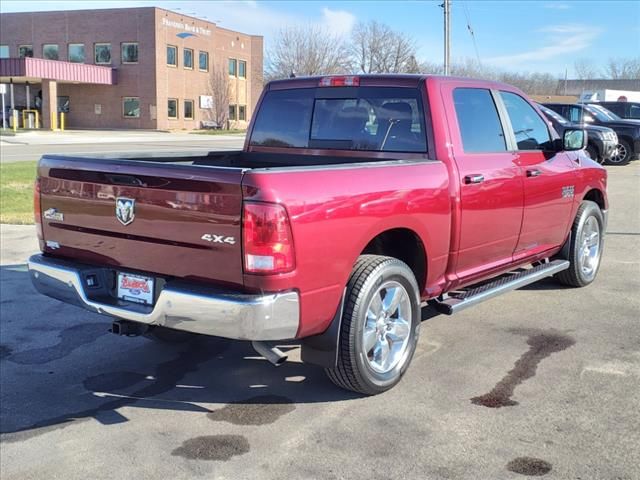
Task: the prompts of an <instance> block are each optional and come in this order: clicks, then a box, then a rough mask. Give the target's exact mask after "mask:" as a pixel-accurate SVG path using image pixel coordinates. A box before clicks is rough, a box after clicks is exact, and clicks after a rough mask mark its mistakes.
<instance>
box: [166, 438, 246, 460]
mask: <svg viewBox="0 0 640 480" xmlns="http://www.w3.org/2000/svg"><path fill="white" fill-rule="evenodd" d="M249 450H250V447H249V441H248V440H247V439H246V438H245V437H243V436H242V435H208V436H204V437H195V438H190V439H189V440H186V441H185V442H183V443H182V445H181V446H180V447H178V448H176V449H175V450H174V451H173V452H171V455H174V456H176V457H183V458H187V459H189V460H217V461H223V462H226V461H227V460H229V459H231V458H232V457H235V456H237V455H244V454H245V453H248V452H249Z"/></svg>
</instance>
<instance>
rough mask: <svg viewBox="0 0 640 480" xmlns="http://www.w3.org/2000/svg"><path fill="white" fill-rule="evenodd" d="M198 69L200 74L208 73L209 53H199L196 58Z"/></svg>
mask: <svg viewBox="0 0 640 480" xmlns="http://www.w3.org/2000/svg"><path fill="white" fill-rule="evenodd" d="M198 68H199V69H200V71H201V72H208V71H209V52H200V55H199V57H198Z"/></svg>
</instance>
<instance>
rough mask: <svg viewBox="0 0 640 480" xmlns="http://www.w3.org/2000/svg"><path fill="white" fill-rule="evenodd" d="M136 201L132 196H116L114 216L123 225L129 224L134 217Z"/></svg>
mask: <svg viewBox="0 0 640 480" xmlns="http://www.w3.org/2000/svg"><path fill="white" fill-rule="evenodd" d="M135 207H136V201H135V200H134V199H133V198H125V197H118V198H116V218H117V219H118V220H119V221H120V223H121V224H123V225H129V224H130V223H131V222H133V219H134V218H135V217H136V211H135Z"/></svg>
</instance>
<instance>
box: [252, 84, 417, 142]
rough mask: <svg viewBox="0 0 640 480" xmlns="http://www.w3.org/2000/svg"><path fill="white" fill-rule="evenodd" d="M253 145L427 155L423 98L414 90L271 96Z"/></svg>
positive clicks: (280, 93)
mask: <svg viewBox="0 0 640 480" xmlns="http://www.w3.org/2000/svg"><path fill="white" fill-rule="evenodd" d="M250 145H252V146H260V147H285V148H319V149H336V150H364V151H378V152H410V153H413V152H415V153H426V151H427V142H426V135H425V127H424V112H423V108H422V101H421V99H420V92H419V91H418V90H417V89H413V88H393V87H356V88H354V87H350V88H349V87H348V88H304V89H292V90H275V91H270V92H267V93H266V95H265V97H264V99H263V100H262V103H261V105H260V108H259V109H258V113H257V116H256V120H255V125H254V127H253V132H252V134H251V141H250Z"/></svg>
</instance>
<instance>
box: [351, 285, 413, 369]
mask: <svg viewBox="0 0 640 480" xmlns="http://www.w3.org/2000/svg"><path fill="white" fill-rule="evenodd" d="M366 315H367V316H366V319H365V325H364V329H363V333H362V351H363V352H364V354H365V356H366V359H367V362H368V363H369V366H370V367H371V368H372V369H373V370H374V371H375V372H377V373H381V374H384V373H387V372H390V371H391V370H393V369H394V368H395V367H396V366H397V365H398V364H399V363H400V362H401V361H402V359H403V358H404V356H405V354H406V353H407V346H408V345H409V337H410V333H411V327H412V325H411V322H412V312H411V298H410V297H409V293H408V292H407V290H406V289H405V288H404V287H403V286H402V285H401V284H400V283H398V282H395V281H388V282H385V283H383V284H382V285H381V286H380V287H379V288H378V290H377V291H376V293H375V294H374V295H373V297H372V298H371V301H370V302H369V306H368V308H367V314H366Z"/></svg>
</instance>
